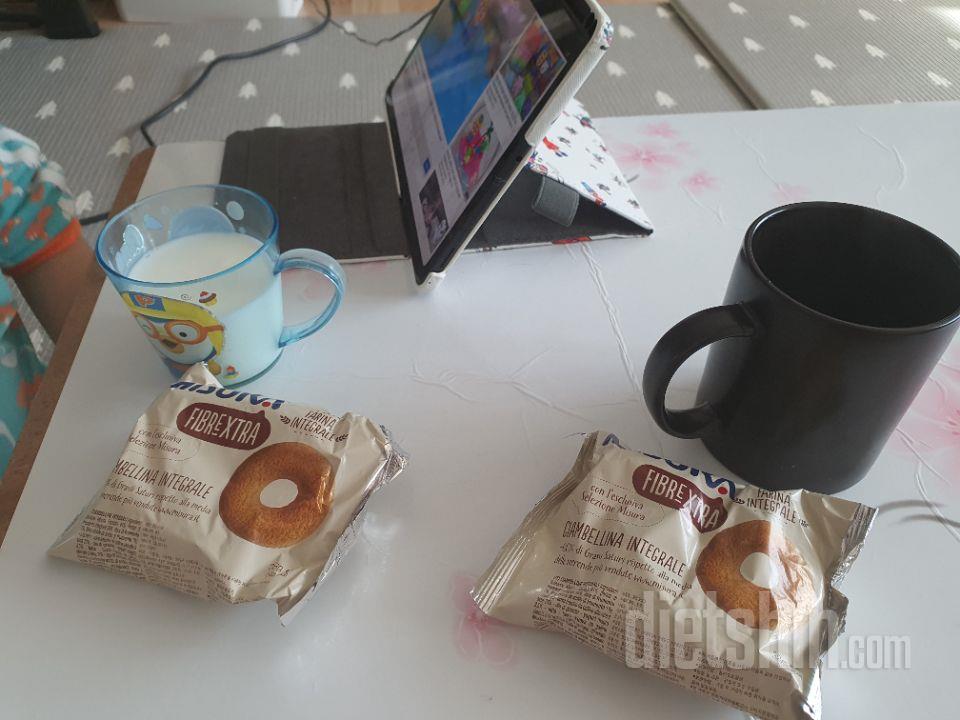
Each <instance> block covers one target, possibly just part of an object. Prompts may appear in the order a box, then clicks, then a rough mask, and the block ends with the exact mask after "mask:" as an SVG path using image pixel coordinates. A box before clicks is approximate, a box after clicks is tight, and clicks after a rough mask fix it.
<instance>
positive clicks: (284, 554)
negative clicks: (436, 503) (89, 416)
mask: <svg viewBox="0 0 960 720" xmlns="http://www.w3.org/2000/svg"><path fill="white" fill-rule="evenodd" d="M406 461H407V458H406V456H405V455H404V454H403V452H402V451H401V450H400V449H399V448H398V447H397V445H396V444H395V443H394V442H393V440H392V439H391V437H390V433H389V432H388V431H387V430H386V429H385V428H383V427H382V426H379V425H377V424H376V423H374V422H372V421H371V420H368V419H367V418H365V417H361V416H358V415H352V414H349V413H348V414H346V415H342V416H337V415H334V414H332V413H329V412H327V411H326V410H321V409H319V408H315V407H310V406H306V405H298V404H295V403H292V402H287V401H285V400H279V399H276V398H269V397H264V396H261V395H258V394H256V393H254V392H252V391H249V390H247V391H241V390H228V389H225V388H224V387H223V386H222V385H221V384H220V383H219V382H218V381H217V379H216V378H215V377H214V376H213V375H212V374H211V373H210V371H209V370H207V368H206V367H205V366H204V365H195V366H193V367H192V368H190V369H189V370H188V371H187V372H186V373H185V374H184V375H183V377H182V378H181V379H180V381H179V382H175V383H174V384H173V385H171V386H170V388H169V389H168V390H166V391H165V392H164V393H162V394H161V395H160V396H159V397H157V399H156V400H154V402H153V404H152V405H150V407H149V408H147V411H146V412H145V413H144V414H143V415H142V416H141V417H140V419H139V420H138V421H137V424H136V425H134V427H133V429H132V430H131V432H130V436H129V438H128V439H127V442H126V447H125V448H124V450H123V453H122V454H121V455H120V457H119V459H118V460H117V462H116V464H115V465H114V467H113V469H112V470H111V471H110V474H109V476H108V477H107V480H106V483H105V484H104V485H103V488H102V489H101V490H100V491H99V492H98V493H97V494H96V495H95V496H94V498H93V500H91V502H90V503H89V504H88V505H87V507H86V508H84V509H83V511H82V512H81V513H80V514H79V515H78V516H77V517H76V519H75V520H74V521H73V522H72V523H71V524H70V526H69V527H68V528H67V529H66V530H65V531H64V533H63V534H62V535H61V536H60V538H59V539H58V540H57V541H56V542H55V543H54V544H53V546H52V547H51V548H50V550H49V554H50V555H53V556H54V557H60V558H66V559H68V560H75V561H77V562H80V563H85V564H87V565H93V566H95V567H99V568H103V569H105V570H112V571H114V572H117V573H121V574H125V575H132V576H134V577H136V578H139V579H141V580H147V581H149V582H152V583H156V584H158V585H165V586H167V587H170V588H173V589H175V590H179V591H181V592H184V593H188V594H190V595H193V596H196V597H199V598H205V599H209V600H221V601H224V602H228V603H242V602H250V601H255V600H274V601H275V602H276V603H277V609H278V611H279V613H280V621H281V623H282V624H284V625H286V624H287V623H289V622H290V620H291V619H292V618H293V617H294V615H295V614H296V611H297V610H299V608H300V607H302V605H303V603H304V601H306V600H308V599H309V598H310V596H311V595H312V594H313V592H314V591H315V590H316V587H317V586H318V585H319V584H320V582H322V581H323V579H324V578H325V577H326V576H327V575H328V574H329V573H330V572H331V571H332V570H333V569H334V568H335V567H336V566H337V565H338V564H339V563H340V561H341V560H342V558H343V556H344V555H345V553H346V552H347V550H349V548H350V546H351V545H352V544H353V541H354V539H355V537H356V533H357V532H358V529H359V523H360V522H361V521H362V515H363V509H364V506H365V505H366V502H367V500H368V499H369V497H370V495H371V494H372V493H373V492H374V491H376V490H377V489H379V488H380V487H382V486H383V485H384V484H385V483H387V482H389V481H390V480H392V479H393V478H394V477H396V476H397V475H398V474H399V473H400V471H401V470H402V469H403V467H404V465H405V464H406Z"/></svg>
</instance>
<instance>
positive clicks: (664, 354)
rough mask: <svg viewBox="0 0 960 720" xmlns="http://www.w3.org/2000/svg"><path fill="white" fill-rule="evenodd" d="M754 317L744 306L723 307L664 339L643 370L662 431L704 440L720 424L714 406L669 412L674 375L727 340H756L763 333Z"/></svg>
mask: <svg viewBox="0 0 960 720" xmlns="http://www.w3.org/2000/svg"><path fill="white" fill-rule="evenodd" d="M759 327H760V326H759V324H758V323H757V321H756V319H755V318H754V316H753V315H752V314H751V313H750V312H749V311H748V310H747V308H746V307H745V306H744V305H742V304H738V305H721V306H719V307H712V308H708V309H707V310H701V311H700V312H697V313H694V314H693V315H691V316H690V317H688V318H684V319H683V320H681V321H680V322H678V323H677V324H676V325H674V326H673V327H672V328H670V329H669V330H667V332H666V334H665V335H664V336H663V337H662V338H660V340H659V341H658V342H657V344H656V345H654V346H653V350H652V351H651V352H650V357H649V358H647V365H646V367H644V369H643V397H644V400H645V401H646V403H647V409H648V410H649V411H650V414H651V415H652V416H653V419H654V421H656V423H657V425H659V426H660V428H661V429H662V430H664V431H666V432H668V433H670V434H671V435H675V436H676V437H679V438H695V437H700V436H702V435H703V434H704V433H705V432H706V430H707V429H708V428H709V427H710V426H711V425H713V424H714V423H715V422H717V419H718V418H717V411H716V408H714V407H713V405H711V404H710V403H702V404H700V405H697V406H696V407H692V408H690V409H688V410H669V409H668V408H667V406H666V397H667V386H668V385H669V384H670V380H671V379H672V378H673V376H674V374H675V373H676V372H677V370H678V369H679V368H680V366H681V365H683V363H684V362H686V360H687V359H688V358H689V357H690V356H691V355H693V354H694V353H695V352H697V350H701V349H703V348H705V347H706V346H707V345H710V344H711V343H715V342H717V341H718V340H725V339H726V338H748V337H753V336H754V335H756V334H757V331H758V330H759Z"/></svg>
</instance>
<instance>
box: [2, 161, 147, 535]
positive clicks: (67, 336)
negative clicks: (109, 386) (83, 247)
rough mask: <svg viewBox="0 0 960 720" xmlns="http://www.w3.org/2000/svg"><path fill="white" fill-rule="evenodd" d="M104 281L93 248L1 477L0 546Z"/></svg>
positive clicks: (133, 175) (126, 200) (123, 193)
mask: <svg viewBox="0 0 960 720" xmlns="http://www.w3.org/2000/svg"><path fill="white" fill-rule="evenodd" d="M153 152H154V151H153V148H149V149H147V150H144V151H142V152H140V153H138V154H137V155H135V156H134V157H133V158H132V159H131V160H130V166H129V168H128V169H127V174H126V176H124V178H123V182H122V183H121V184H120V189H119V190H118V191H117V195H116V197H115V198H114V201H113V206H112V207H111V209H110V215H111V216H112V215H115V214H116V213H117V212H119V211H120V210H122V209H123V208H125V207H127V206H128V205H131V204H133V203H134V202H135V201H136V199H137V195H138V194H139V193H140V187H141V186H142V185H143V179H144V177H146V174H147V169H148V168H149V167H150V161H151V160H152V159H153ZM102 286H103V271H102V270H101V269H100V267H99V266H98V265H97V261H96V258H95V257H94V254H93V253H91V254H90V258H89V260H88V263H87V267H86V269H85V272H84V274H83V279H82V280H81V282H80V284H79V286H78V287H77V289H76V292H75V293H74V295H73V298H72V299H71V305H72V307H71V309H70V311H69V313H68V314H67V319H66V322H65V323H64V325H63V331H62V332H61V333H60V337H58V338H57V341H56V345H55V346H54V351H53V357H52V358H51V360H50V365H49V366H48V367H47V371H46V373H44V376H43V380H42V381H41V383H40V388H39V390H38V391H37V394H36V396H35V397H34V398H33V401H32V402H31V403H30V411H29V413H28V414H27V420H26V423H25V424H24V426H23V431H22V432H21V433H20V437H19V439H18V440H17V444H16V446H15V447H14V449H13V454H12V455H11V457H10V463H9V464H8V465H7V469H6V472H4V474H3V479H2V480H0V547H2V546H3V539H4V537H6V534H7V530H8V529H9V527H10V523H11V521H12V520H13V514H14V512H15V511H16V509H17V504H18V503H19V501H20V496H21V495H22V494H23V488H24V486H25V485H26V483H27V478H28V477H29V476H30V471H31V470H32V469H33V463H34V461H35V460H36V458H37V453H38V452H39V451H40V445H41V444H42V443H43V438H44V437H45V436H46V434H47V427H48V426H49V425H50V420H51V418H52V417H53V412H54V410H56V408H57V403H58V402H59V401H60V395H61V393H62V392H63V386H64V384H65V383H66V382H67V376H68V375H69V374H70V369H71V368H72V367H73V361H74V358H76V356H77V350H78V349H79V347H80V341H81V340H82V339H83V335H84V333H85V332H86V330H87V324H88V323H89V321H90V316H91V314H92V313H93V307H94V305H95V304H96V302H97V298H98V297H99V296H100V288H101V287H102Z"/></svg>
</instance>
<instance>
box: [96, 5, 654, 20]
mask: <svg viewBox="0 0 960 720" xmlns="http://www.w3.org/2000/svg"><path fill="white" fill-rule="evenodd" d="M220 1H221V2H229V0H220ZM664 1H665V0H603V1H602V2H601V3H600V4H601V5H655V4H658V3H661V2H664ZM157 2H162V0H157ZM90 5H91V6H92V8H93V11H94V13H95V14H96V16H97V18H98V19H99V20H100V21H101V22H102V23H104V24H105V25H111V24H114V23H119V22H123V21H122V20H121V19H120V15H119V14H118V13H117V9H116V6H115V5H114V3H113V0H92V1H91V3H90ZM434 5H436V0H330V7H331V9H332V10H333V15H334V17H346V16H348V15H386V14H390V13H422V12H426V11H427V10H429V9H430V8H432V7H433V6H434ZM322 7H323V2H322V0H314V2H313V3H312V2H311V0H305V1H304V3H303V9H302V10H301V11H300V16H301V17H315V16H317V15H321V14H322V11H320V10H318V8H322Z"/></svg>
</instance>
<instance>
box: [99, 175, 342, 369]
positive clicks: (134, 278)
mask: <svg viewBox="0 0 960 720" xmlns="http://www.w3.org/2000/svg"><path fill="white" fill-rule="evenodd" d="M278 229H279V221H278V220H277V214H276V212H274V210H273V208H272V207H270V204H269V203H268V202H267V201H266V200H264V199H263V198H262V197H260V196H259V195H257V194H256V193H253V192H250V191H249V190H244V189H243V188H239V187H232V186H229V185H194V186H190V187H182V188H176V189H174V190H167V191H165V192H161V193H158V194H156V195H151V196H150V197H147V198H144V199H143V200H140V201H139V202H137V203H136V204H134V205H131V206H130V207H128V208H127V209H126V210H124V211H123V212H121V213H119V214H118V215H116V216H115V217H113V218H112V219H111V220H110V222H108V223H107V225H106V226H105V227H104V228H103V231H102V232H101V233H100V237H99V238H98V239H97V261H98V262H99V263H100V265H101V266H102V267H103V269H104V271H105V272H106V273H107V277H109V278H110V281H111V282H112V283H113V285H114V287H116V289H117V292H119V293H120V297H121V298H122V299H123V302H124V303H125V304H126V306H127V308H128V309H129V310H130V312H131V313H132V314H133V317H134V319H135V320H136V321H137V323H138V324H139V325H140V327H141V329H142V330H143V331H144V333H145V334H146V335H147V339H148V340H149V341H150V343H151V344H152V345H153V347H154V348H155V349H156V351H157V353H158V354H159V355H160V357H161V358H162V359H163V361H164V363H166V365H167V367H168V368H170V370H171V372H172V373H173V374H174V375H177V376H179V375H180V374H181V373H182V372H183V371H184V370H186V369H187V368H188V367H190V366H191V365H193V364H194V363H197V362H206V363H207V366H208V367H209V368H210V370H211V372H213V374H214V375H216V376H217V377H218V378H219V379H220V381H221V382H222V383H223V384H224V385H227V386H233V385H240V384H242V383H246V382H249V381H250V380H253V379H254V378H256V377H259V376H260V375H262V374H263V373H265V372H266V371H267V370H269V369H270V368H271V367H272V366H273V365H274V363H276V362H277V360H278V359H279V358H280V354H281V353H282V352H283V348H284V347H286V346H287V345H289V344H291V343H294V342H297V341H298V340H302V339H303V338H305V337H307V336H308V335H312V334H313V333H315V332H316V331H317V330H319V329H320V328H322V327H323V326H324V325H326V324H327V323H328V322H329V321H330V319H331V318H332V317H333V315H334V313H336V311H337V309H338V308H339V307H340V302H341V300H342V299H343V293H344V288H345V284H346V281H345V278H344V275H343V270H342V269H341V267H340V265H339V264H338V263H337V261H336V260H334V259H333V258H332V257H330V256H329V255H326V254H325V253H322V252H319V251H317V250H309V249H306V248H299V249H296V250H288V251H286V252H284V253H280V252H279V250H278V248H277V232H278ZM225 264H226V265H227V266H226V267H225V268H224V265H225ZM205 268H206V270H205ZM210 268H217V270H216V272H209V269H210ZM287 269H300V270H311V271H313V272H316V273H319V274H320V275H322V276H323V277H324V278H325V279H326V280H327V281H329V282H330V284H331V285H332V286H333V296H332V298H331V299H330V301H329V302H328V303H327V305H326V307H324V308H323V309H322V310H320V312H319V313H318V314H317V315H315V316H314V317H312V318H310V319H309V320H306V321H305V322H301V323H297V324H294V325H284V323H283V295H282V291H281V283H280V273H282V272H283V271H284V270H287ZM204 272H207V274H205V275H202V276H198V274H202V273H204ZM160 278H162V280H160Z"/></svg>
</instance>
